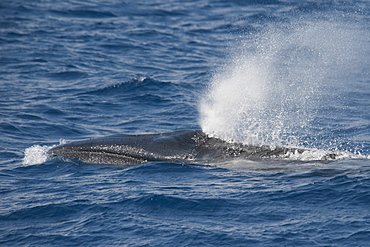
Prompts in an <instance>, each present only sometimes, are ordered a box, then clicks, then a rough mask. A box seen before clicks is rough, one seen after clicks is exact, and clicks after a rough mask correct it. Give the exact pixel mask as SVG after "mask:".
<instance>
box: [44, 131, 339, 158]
mask: <svg viewBox="0 0 370 247" xmlns="http://www.w3.org/2000/svg"><path fill="white" fill-rule="evenodd" d="M306 150H307V149H300V148H288V147H274V148H271V147H270V146H266V145H261V146H256V145H245V144H241V143H228V142H226V141H223V140H221V139H219V138H214V137H209V136H208V135H207V134H205V133H204V132H202V131H201V130H181V131H176V132H170V133H163V134H147V135H116V136H109V137H100V138H93V139H89V140H83V141H75V142H71V143H68V144H64V145H60V146H57V147H54V148H51V149H50V150H49V151H48V152H49V153H51V154H54V155H61V156H64V157H67V158H69V159H75V158H77V159H79V160H80V161H82V162H86V163H94V164H119V165H132V164H142V163H147V162H153V161H167V162H180V163H195V164H197V163H201V164H207V163H211V162H213V163H214V162H222V161H227V160H230V159H235V158H243V159H249V160H263V159H279V158H281V157H283V156H284V155H285V154H287V153H289V152H291V153H296V154H297V153H298V154H302V153H303V152H305V151H306ZM326 159H335V155H334V154H328V155H327V157H326Z"/></svg>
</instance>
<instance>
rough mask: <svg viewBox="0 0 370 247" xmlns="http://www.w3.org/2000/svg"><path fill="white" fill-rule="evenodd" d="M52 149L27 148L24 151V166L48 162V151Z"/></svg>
mask: <svg viewBox="0 0 370 247" xmlns="http://www.w3.org/2000/svg"><path fill="white" fill-rule="evenodd" d="M50 148H51V147H49V146H40V145H33V146H32V147H29V148H26V150H25V151H24V158H23V165H35V164H41V163H44V162H46V161H47V160H48V157H49V156H48V154H47V151H48V150H49V149H50Z"/></svg>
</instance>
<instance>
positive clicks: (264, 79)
mask: <svg viewBox="0 0 370 247" xmlns="http://www.w3.org/2000/svg"><path fill="white" fill-rule="evenodd" d="M292 23H294V24H292ZM362 35H363V33H362V31H361V28H359V27H358V26H356V25H355V24H354V23H346V22H344V21H342V20H340V19H338V18H332V19H330V20H329V19H326V20H325V18H316V19H310V20H305V19H304V18H300V19H297V20H292V21H291V22H290V23H288V24H274V25H272V24H271V25H270V26H266V27H265V30H264V31H263V32H261V33H259V34H258V35H255V36H254V37H252V38H250V37H249V39H247V40H246V41H245V42H240V43H238V45H237V47H236V48H235V47H234V48H233V49H234V51H233V52H232V54H231V58H230V60H229V61H228V62H227V63H226V65H225V66H223V67H222V68H220V69H219V71H218V72H217V73H215V75H214V76H213V78H212V81H211V85H210V87H209V91H208V93H207V95H206V97H205V98H204V99H203V100H202V102H201V104H200V109H199V111H200V126H201V128H202V130H203V131H204V132H205V133H207V134H209V135H210V136H215V137H219V138H221V139H223V140H226V141H233V142H242V143H248V144H257V145H258V144H266V145H272V146H274V145H292V146H296V145H299V144H300V139H301V137H302V136H305V135H306V136H307V135H308V136H309V135H314V134H315V133H307V131H308V129H309V125H310V123H311V121H312V120H313V119H314V118H315V116H316V112H317V110H318V109H320V107H322V106H323V104H325V102H324V98H325V97H326V96H327V95H328V94H333V93H335V92H332V91H330V88H335V89H336V90H341V89H340V87H341V85H340V84H341V83H342V82H344V81H346V78H348V74H349V71H351V70H353V68H354V67H355V66H356V62H357V60H356V58H357V57H358V56H359V53H360V52H361V51H360V50H359V49H358V47H360V46H361V45H363V44H359V42H358V40H359V37H361V36H362Z"/></svg>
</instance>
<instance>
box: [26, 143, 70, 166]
mask: <svg viewBox="0 0 370 247" xmlns="http://www.w3.org/2000/svg"><path fill="white" fill-rule="evenodd" d="M65 143H66V141H65V140H64V139H60V140H59V145H63V144H65ZM55 146H57V145H53V146H46V145H45V146H40V145H33V146H32V147H29V148H26V149H25V150H24V158H23V162H22V164H23V165H36V164H42V163H44V162H46V161H48V160H50V159H51V155H50V154H48V151H49V150H50V149H51V148H53V147H55Z"/></svg>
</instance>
